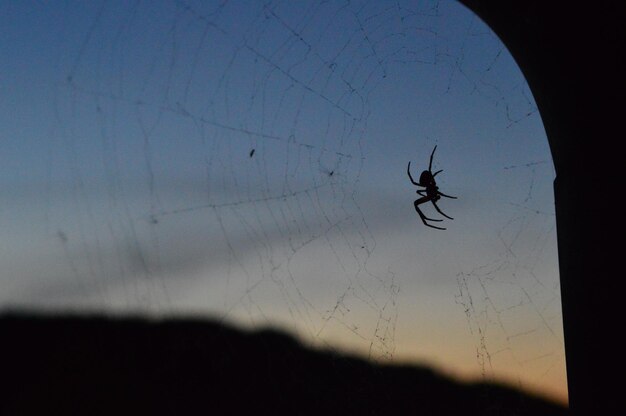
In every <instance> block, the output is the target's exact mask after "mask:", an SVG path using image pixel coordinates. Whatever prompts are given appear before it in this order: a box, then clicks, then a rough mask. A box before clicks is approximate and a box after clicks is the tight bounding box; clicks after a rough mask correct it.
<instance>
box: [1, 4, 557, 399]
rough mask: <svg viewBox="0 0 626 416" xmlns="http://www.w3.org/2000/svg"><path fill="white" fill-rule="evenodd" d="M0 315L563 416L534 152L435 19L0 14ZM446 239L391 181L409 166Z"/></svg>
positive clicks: (468, 16) (507, 104) (483, 54)
mask: <svg viewBox="0 0 626 416" xmlns="http://www.w3.org/2000/svg"><path fill="white" fill-rule="evenodd" d="M0 125H2V129H0V196H1V198H2V204H1V205H2V206H1V207H0V227H1V229H2V234H1V235H2V237H1V238H0V246H1V248H0V262H2V264H3V268H2V271H1V272H0V287H1V290H0V307H1V308H3V309H7V308H13V309H15V308H18V309H19V308H28V309H32V308H36V309H42V310H73V311H101V312H105V313H116V314H117V313H120V314H123V313H141V314H147V315H156V316H164V317H168V316H177V315H189V314H194V315H201V316H205V317H207V318H209V319H217V320H220V321H223V322H226V323H228V324H233V325H238V326H241V327H252V328H258V327H265V326H273V327H277V328H280V329H283V330H286V331H288V332H289V333H291V334H293V335H295V336H298V337H299V338H300V339H301V340H302V341H303V342H305V343H307V344H310V345H313V346H316V347H322V348H335V349H340V350H344V351H350V352H353V353H356V354H359V355H362V356H365V357H369V358H370V359H373V360H377V361H384V362H388V361H391V362H398V363H405V362H410V363H420V364H426V365H430V366H433V367H435V368H437V369H439V370H441V371H443V372H445V373H447V374H450V375H454V376H457V377H462V378H466V379H474V380H475V379H483V378H485V379H496V380H503V381H506V382H507V383H510V384H513V385H515V386H518V387H522V388H525V389H528V390H531V391H533V392H538V393H540V394H543V395H546V396H549V397H552V398H556V399H557V400H561V401H566V400H567V390H566V389H567V387H566V380H565V356H564V348H563V332H562V318H561V303H560V293H559V275H558V264H557V249H556V227H555V215H554V201H553V193H552V182H553V180H554V176H555V174H554V168H553V164H552V158H551V156H550V151H549V148H548V143H547V139H546V136H545V131H544V129H543V125H542V123H541V118H540V115H539V113H538V111H537V108H536V105H535V102H534V100H533V97H532V93H531V92H530V90H529V88H528V85H527V84H526V81H525V79H524V77H523V75H522V74H521V72H520V70H519V68H518V67H517V65H516V64H515V62H514V60H513V59H512V57H511V56H510V54H509V53H508V51H507V50H506V48H505V47H504V46H503V44H502V43H501V42H500V40H499V39H498V38H497V37H496V36H495V35H494V34H493V32H491V30H490V29H489V28H488V27H486V26H485V25H484V24H483V23H482V22H481V21H480V19H478V18H477V17H476V16H474V15H473V14H472V13H471V12H470V11H469V10H467V9H465V8H464V7H463V6H462V5H460V4H458V3H456V2H452V1H382V2H370V1H334V0H331V1H309V2H288V1H264V2H261V1H228V0H225V1H216V2H207V1H197V2H195V1H188V0H180V1H159V2H142V1H126V2H117V1H93V2H74V1H57V2H35V1H32V2H2V3H1V4H0ZM435 146H436V151H435V153H434V156H433V171H435V170H440V169H443V171H442V172H441V173H440V174H439V175H438V176H437V178H436V179H437V184H438V186H439V187H440V190H441V191H442V192H444V193H446V194H448V195H453V196H456V197H457V198H458V199H445V198H444V199H442V200H440V201H439V202H438V205H439V207H440V208H441V210H442V211H443V212H444V213H445V214H447V215H448V216H450V217H453V218H454V219H453V220H449V219H446V218H443V217H442V216H441V215H439V214H438V213H437V212H436V211H435V210H434V207H433V206H432V205H430V204H428V203H427V204H424V205H421V206H420V207H421V208H422V210H423V211H424V213H425V214H426V215H427V216H428V217H430V218H436V219H442V220H443V221H442V222H439V223H437V224H436V225H438V226H442V227H444V228H446V230H435V229H432V228H428V227H426V226H425V225H424V224H423V223H422V222H421V221H420V219H419V216H418V214H417V213H416V212H415V209H414V207H413V201H414V200H415V199H417V198H418V197H419V196H418V195H417V194H416V193H415V191H416V189H417V188H416V187H415V186H414V185H412V184H411V183H410V181H409V178H408V175H407V165H408V163H409V162H411V170H412V172H413V177H414V178H418V177H419V174H420V172H421V171H422V170H425V169H427V168H428V162H429V157H430V155H431V152H433V149H434V148H435Z"/></svg>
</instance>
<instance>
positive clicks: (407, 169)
mask: <svg viewBox="0 0 626 416" xmlns="http://www.w3.org/2000/svg"><path fill="white" fill-rule="evenodd" d="M406 173H408V174H409V179H410V180H411V183H412V184H413V185H415V186H420V184H419V183H417V182H415V181H414V180H413V176H411V162H410V161H409V166H407V168H406Z"/></svg>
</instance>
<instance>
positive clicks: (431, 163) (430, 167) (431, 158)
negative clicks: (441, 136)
mask: <svg viewBox="0 0 626 416" xmlns="http://www.w3.org/2000/svg"><path fill="white" fill-rule="evenodd" d="M435 150H437V145H435V148H434V149H433V152H432V153H431V154H430V163H429V164H428V171H429V172H430V171H431V169H432V167H433V156H434V155H435Z"/></svg>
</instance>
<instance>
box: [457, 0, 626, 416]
mask: <svg viewBox="0 0 626 416" xmlns="http://www.w3.org/2000/svg"><path fill="white" fill-rule="evenodd" d="M462 2H463V3H464V4H465V5H466V6H467V7H469V8H470V9H471V10H473V11H474V12H475V13H476V14H477V15H478V16H479V17H481V18H482V19H483V20H484V21H485V22H486V23H487V24H488V25H489V26H490V27H491V28H492V29H493V30H494V32H495V33H496V34H497V35H498V36H499V37H500V38H501V39H502V41H503V42H504V44H505V45H506V46H507V47H508V49H509V51H510V52H511V54H512V55H513V57H514V58H515V60H516V61H517V63H518V64H519V66H520V68H521V70H522V72H523V73H524V75H525V77H526V79H527V81H528V83H529V86H530V88H531V90H532V92H533V95H534V97H535V100H536V102H537V105H538V107H539V111H540V114H541V117H542V119H543V123H544V126H545V128H546V134H547V136H548V140H549V142H550V148H551V151H552V156H553V160H554V164H555V167H556V172H557V178H556V181H555V184H554V192H555V205H556V216H557V235H558V247H559V269H560V277H561V297H562V308H563V324H564V332H565V334H564V335H565V352H566V360H567V372H568V387H569V396H570V408H571V410H572V411H573V413H574V414H577V415H578V414H580V415H600V414H614V413H615V411H616V410H617V409H618V407H617V405H618V400H619V401H620V402H621V401H622V399H621V397H620V395H622V394H623V392H621V391H620V390H621V388H620V387H621V386H620V382H617V381H615V380H620V379H621V378H622V377H623V374H622V373H621V371H622V368H623V364H622V363H623V361H624V358H623V352H622V350H621V348H620V347H621V342H620V341H619V339H620V338H621V332H622V331H623V330H624V328H625V325H624V322H623V320H622V316H623V315H624V313H623V311H622V304H623V303H625V300H624V295H623V293H624V292H623V291H622V290H621V287H622V286H623V285H622V284H621V279H622V278H623V275H624V272H623V270H622V269H623V268H624V261H623V260H622V258H623V257H624V256H626V252H625V251H624V247H626V244H624V242H623V239H624V238H625V237H624V234H623V232H622V231H623V230H624V227H623V224H624V216H625V215H626V213H624V209H623V204H622V203H621V202H620V201H619V199H620V198H621V196H620V195H621V193H622V192H623V191H624V186H623V183H622V181H621V179H622V177H623V174H622V172H621V169H622V168H626V164H625V163H624V161H623V158H622V150H621V146H620V143H618V140H619V141H620V142H623V141H624V140H625V139H626V137H625V136H624V134H623V131H624V128H623V124H624V123H626V94H625V89H626V88H625V87H626V68H625V67H624V66H623V63H622V61H623V60H624V59H625V58H626V25H625V24H624V22H625V21H626V13H624V7H623V6H622V5H621V3H622V2H617V1H598V2H594V3H581V2H546V1H533V0H511V1H506V2H502V1H490V0H462ZM622 407H623V405H622V406H620V409H621V408H622Z"/></svg>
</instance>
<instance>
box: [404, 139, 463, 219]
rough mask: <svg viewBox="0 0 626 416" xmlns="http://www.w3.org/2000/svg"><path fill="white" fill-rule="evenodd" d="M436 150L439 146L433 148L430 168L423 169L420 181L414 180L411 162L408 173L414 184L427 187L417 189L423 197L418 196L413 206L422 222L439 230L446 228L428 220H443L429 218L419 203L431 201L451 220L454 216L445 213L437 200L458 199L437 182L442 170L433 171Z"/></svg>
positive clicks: (438, 210)
mask: <svg viewBox="0 0 626 416" xmlns="http://www.w3.org/2000/svg"><path fill="white" fill-rule="evenodd" d="M435 150H437V146H435V148H434V149H433V152H432V153H431V154H430V163H429V164H428V170H424V171H422V173H421V174H420V178H419V181H417V182H415V180H413V177H412V176H411V162H409V166H408V167H407V173H408V175H409V179H410V180H411V183H412V184H413V185H415V186H421V187H422V188H425V189H418V190H417V191H415V192H416V193H417V194H418V195H420V196H421V198H418V199H416V200H415V201H413V206H414V207H415V211H417V213H418V215H419V216H420V218H421V220H422V222H423V223H424V225H425V226H427V227H431V228H436V229H438V230H445V228H443V227H437V226H434V225H431V224H429V223H428V222H427V221H437V222H441V221H443V220H438V219H434V218H428V217H427V216H426V215H424V213H423V212H422V210H421V209H419V205H421V204H423V203H425V202H428V201H430V202H431V203H432V204H433V206H434V207H435V209H436V210H437V212H438V213H440V214H441V215H443V216H444V217H446V218H448V219H451V220H452V219H454V218H452V217H450V216H448V215H446V214H444V213H443V212H442V211H441V210H440V209H439V207H438V206H437V204H436V202H437V201H439V200H440V199H441V197H442V196H443V197H446V198H451V199H456V197H455V196H450V195H446V194H444V193H442V192H440V191H439V187H438V186H437V182H436V181H435V176H437V174H439V173H440V172H441V170H438V171H437V172H435V173H433V172H432V166H433V156H434V155H435Z"/></svg>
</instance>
